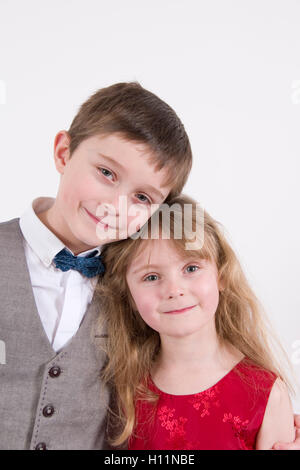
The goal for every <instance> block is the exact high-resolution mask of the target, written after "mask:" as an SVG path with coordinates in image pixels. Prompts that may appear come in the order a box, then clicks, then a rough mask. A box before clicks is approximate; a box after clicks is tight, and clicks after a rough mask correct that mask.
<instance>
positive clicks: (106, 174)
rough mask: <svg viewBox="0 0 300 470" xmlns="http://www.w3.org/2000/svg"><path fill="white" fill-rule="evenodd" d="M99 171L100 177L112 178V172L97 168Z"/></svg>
mask: <svg viewBox="0 0 300 470" xmlns="http://www.w3.org/2000/svg"><path fill="white" fill-rule="evenodd" d="M99 170H100V171H101V173H102V175H103V176H105V177H106V178H109V176H110V175H111V176H113V174H112V172H111V171H109V170H107V169H106V168H99Z"/></svg>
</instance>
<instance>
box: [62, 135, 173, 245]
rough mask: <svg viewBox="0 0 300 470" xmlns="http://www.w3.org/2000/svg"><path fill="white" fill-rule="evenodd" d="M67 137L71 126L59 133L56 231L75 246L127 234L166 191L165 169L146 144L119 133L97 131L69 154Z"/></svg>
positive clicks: (165, 195)
mask: <svg viewBox="0 0 300 470" xmlns="http://www.w3.org/2000/svg"><path fill="white" fill-rule="evenodd" d="M69 142H70V140H69V136H68V134H67V132H65V131H62V132H60V133H58V134H57V136H56V140H55V163H56V168H57V170H58V171H59V172H60V173H61V181H60V186H59V191H58V194H57V198H56V201H55V205H54V206H55V212H54V213H55V217H56V222H55V225H56V228H57V232H58V235H59V234H60V233H61V234H62V235H61V238H62V239H64V240H63V241H66V240H67V242H68V244H67V246H69V247H70V248H71V249H72V250H73V251H74V252H77V253H79V252H80V251H84V250H87V249H89V248H91V247H94V246H98V245H102V244H105V243H109V242H112V241H115V240H118V239H122V238H128V237H129V236H130V235H132V234H133V233H135V232H136V231H137V230H138V228H139V227H141V226H142V225H143V224H144V223H145V222H146V221H147V219H148V218H149V217H150V216H151V214H152V213H153V212H154V210H155V208H153V207H151V205H153V204H161V203H162V202H163V201H164V200H165V199H166V197H167V196H168V194H169V192H170V189H171V188H170V187H163V180H164V178H165V175H166V170H165V169H162V170H160V171H158V172H156V171H155V170H154V166H153V164H151V163H150V162H149V160H148V157H149V156H150V155H151V153H150V151H149V150H148V149H147V148H146V146H145V145H143V144H137V143H133V142H129V141H128V140H125V139H124V138H122V136H120V135H117V134H110V135H106V136H101V135H100V136H93V137H89V138H87V139H86V140H84V141H83V142H81V143H80V145H79V146H78V147H77V149H76V150H75V151H74V152H73V155H72V157H71V158H70V152H69ZM121 196H122V197H121ZM120 197H121V199H120ZM96 217H97V218H96Z"/></svg>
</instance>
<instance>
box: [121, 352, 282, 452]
mask: <svg viewBox="0 0 300 470" xmlns="http://www.w3.org/2000/svg"><path fill="white" fill-rule="evenodd" d="M247 364H248V365H247ZM239 373H242V377H241V376H240V374H239ZM275 380H276V376H275V374H273V373H271V372H267V371H264V370H262V369H261V368H259V367H257V366H255V365H253V364H251V363H250V365H249V361H248V362H247V360H246V359H245V358H244V359H242V361H240V362H239V363H238V364H237V365H236V366H235V367H234V368H233V369H232V370H231V371H230V372H229V373H228V374H226V375H225V376H224V377H223V378H222V379H221V380H219V381H218V382H217V383H216V384H215V385H213V386H212V387H210V388H209V389H207V390H205V391H203V392H200V393H196V394H193V395H171V394H168V393H165V392H162V391H161V390H159V389H158V388H157V387H156V386H155V384H154V383H153V381H152V380H151V378H150V377H149V382H148V387H149V388H150V389H151V390H153V391H155V392H156V393H158V394H159V399H158V403H157V407H156V408H153V405H152V404H151V403H149V402H146V401H145V400H143V401H140V400H138V401H137V406H136V416H137V423H138V424H137V426H136V428H135V431H134V433H133V435H132V436H131V438H130V440H129V444H128V449H130V450H135V449H148V450H162V449H167V450H201V449H203V450H204V449H205V450H208V449H214V450H217V449H223V450H224V449H235V450H238V449H244V450H249V449H255V441H256V436H257V433H258V431H259V428H260V426H261V424H262V421H263V417H264V413H265V409H266V405H267V402H268V398H269V394H270V391H271V388H272V386H273V384H274V382H275ZM153 409H154V414H153Z"/></svg>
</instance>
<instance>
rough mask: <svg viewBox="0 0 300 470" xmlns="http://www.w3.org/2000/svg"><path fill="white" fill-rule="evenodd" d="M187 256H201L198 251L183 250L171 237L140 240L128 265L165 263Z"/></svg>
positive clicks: (187, 257) (182, 259)
mask: <svg viewBox="0 0 300 470" xmlns="http://www.w3.org/2000/svg"><path fill="white" fill-rule="evenodd" d="M189 258H199V259H200V258H203V256H201V253H200V252H194V251H189V250H185V249H184V248H183V246H181V244H178V243H177V244H176V243H175V242H174V241H173V240H172V239H171V240H165V239H161V238H160V239H158V240H153V239H152V240H150V239H149V240H142V241H141V243H140V245H139V247H138V250H137V251H136V254H135V256H134V258H133V259H132V261H131V263H130V266H131V267H136V266H137V265H147V264H149V265H150V264H156V265H166V264H167V263H170V264H171V263H172V264H173V263H178V262H182V261H185V260H187V259H189Z"/></svg>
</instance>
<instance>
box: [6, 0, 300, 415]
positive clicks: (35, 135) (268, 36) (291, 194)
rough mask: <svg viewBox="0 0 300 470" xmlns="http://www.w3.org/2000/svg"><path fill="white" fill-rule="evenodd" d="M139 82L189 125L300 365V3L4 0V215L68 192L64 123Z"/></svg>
mask: <svg viewBox="0 0 300 470" xmlns="http://www.w3.org/2000/svg"><path fill="white" fill-rule="evenodd" d="M130 80H138V81H139V82H140V83H141V84H142V85H143V86H144V87H146V88H148V89H149V90H151V91H153V92H154V93H156V94H157V95H158V96H160V97H161V98H162V99H163V100H165V101H166V102H167V103H169V104H170V105H171V106H172V107H173V108H174V109H175V111H176V112H177V114H178V115H179V117H180V118H181V119H182V121H183V123H184V124H185V127H186V130H187V132H188V134H189V136H190V140H191V144H192V149H193V154H194V166H193V170H192V174H191V176H190V178H189V181H188V183H187V185H186V187H185V191H184V192H185V193H187V194H190V195H191V196H192V197H194V198H196V199H197V200H198V201H199V202H200V203H202V205H203V206H204V207H205V208H206V209H207V210H208V211H209V212H210V213H211V215H212V216H213V217H215V218H216V219H218V220H219V221H220V222H222V223H223V224H224V226H225V227H226V229H227V233H228V235H229V239H230V241H231V243H232V244H233V247H234V248H235V250H236V251H237V253H238V255H239V257H240V259H241V261H242V264H243V266H244V268H245V270H246V274H247V275H248V278H249V280H250V282H251V284H252V286H253V288H254V290H255V291H256V292H257V295H258V296H259V297H260V299H261V300H262V302H263V304H264V306H265V308H266V310H267V313H268V315H269V318H270V319H271V321H272V323H273V325H274V327H275V329H276V331H277V333H278V335H279V336H280V339H281V341H282V343H283V345H284V347H285V349H286V351H287V353H288V355H289V357H290V358H291V359H292V361H293V363H294V366H295V371H296V374H297V375H298V376H300V289H299V285H298V283H299V281H300V250H299V239H300V223H299V201H300V190H299V183H298V179H299V175H300V171H299V170H300V163H299V160H300V138H299V136H300V133H299V124H300V1H297V0H236V1H233V0H206V1H205V0H151V2H150V1H147V0H126V1H123V0H109V1H102V0H85V1H83V0H52V1H51V2H50V1H47V2H46V1H42V0H26V2H24V1H23V0H0V133H1V135H0V156H1V171H0V201H1V206H0V221H4V220H7V219H11V218H13V217H17V216H19V215H20V214H21V213H22V212H23V211H24V210H25V209H26V208H27V206H28V205H29V204H30V202H31V201H32V199H33V198H35V197H38V196H55V194H56V190H57V187H58V182H59V176H58V173H56V170H55V167H54V163H53V141H54V137H55V134H56V133H57V132H58V131H59V130H60V129H68V127H69V125H70V123H71V121H72V119H73V117H74V115H75V113H76V112H77V110H78V107H79V105H80V104H81V103H82V102H83V101H84V100H86V99H87V98H88V96H90V95H91V94H92V93H93V92H94V91H96V90H97V89H98V88H101V87H103V86H108V85H110V84H112V83H115V82H119V81H130ZM294 409H295V411H298V412H300V396H299V394H298V396H297V397H296V398H295V399H294Z"/></svg>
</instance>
